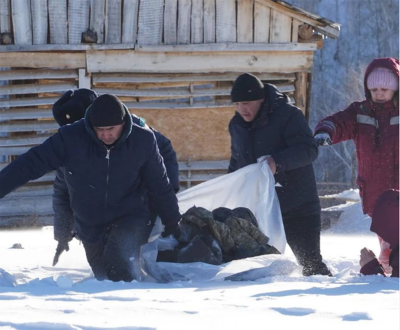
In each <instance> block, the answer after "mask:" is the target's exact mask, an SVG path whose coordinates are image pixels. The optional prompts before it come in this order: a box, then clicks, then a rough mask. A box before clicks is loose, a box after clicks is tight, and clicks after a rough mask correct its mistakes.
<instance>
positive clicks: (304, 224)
mask: <svg viewBox="0 0 400 330" xmlns="http://www.w3.org/2000/svg"><path fill="white" fill-rule="evenodd" d="M283 226H284V228H285V233H286V240H287V242H288V244H289V246H290V248H291V249H292V251H293V253H294V255H295V257H296V259H297V261H298V263H299V264H300V265H301V266H303V275H316V274H321V275H331V274H330V271H329V270H328V268H327V267H326V265H325V264H324V263H323V262H322V256H321V250H320V233H321V216H320V215H312V216H306V217H297V218H285V217H283Z"/></svg>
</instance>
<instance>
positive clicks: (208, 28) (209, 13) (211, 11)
mask: <svg viewBox="0 0 400 330" xmlns="http://www.w3.org/2000/svg"><path fill="white" fill-rule="evenodd" d="M215 10H216V9H215V0H204V42H205V43H214V42H215V38H216V32H215V24H216V20H215Z"/></svg>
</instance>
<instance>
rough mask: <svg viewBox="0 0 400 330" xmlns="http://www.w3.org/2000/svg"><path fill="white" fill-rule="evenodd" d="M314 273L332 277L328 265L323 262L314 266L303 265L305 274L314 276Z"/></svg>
mask: <svg viewBox="0 0 400 330" xmlns="http://www.w3.org/2000/svg"><path fill="white" fill-rule="evenodd" d="M312 275H325V276H329V277H332V276H333V275H332V273H331V271H330V270H329V269H328V267H326V265H325V264H324V263H323V262H321V263H319V264H317V265H313V266H304V267H303V276H312Z"/></svg>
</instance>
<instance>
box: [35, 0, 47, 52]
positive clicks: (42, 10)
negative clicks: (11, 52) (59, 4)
mask: <svg viewBox="0 0 400 330" xmlns="http://www.w3.org/2000/svg"><path fill="white" fill-rule="evenodd" d="M31 10H32V43H33V44H34V45H43V44H47V34H48V25H49V22H48V17H47V16H48V11H47V0H31Z"/></svg>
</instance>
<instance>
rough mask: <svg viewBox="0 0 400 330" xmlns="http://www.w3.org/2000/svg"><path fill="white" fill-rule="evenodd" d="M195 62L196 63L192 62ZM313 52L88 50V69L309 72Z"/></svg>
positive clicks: (123, 70)
mask: <svg viewBox="0 0 400 330" xmlns="http://www.w3.org/2000/svg"><path fill="white" fill-rule="evenodd" d="M193 63H196V66H194V65H193ZM312 63H313V51H307V52H306V51H305V52H294V51H293V52H279V51H273V52H267V51H265V52H259V53H254V52H253V51H252V52H243V53H227V52H214V53H210V52H207V53H189V54H185V53H174V54H168V53H153V52H132V51H102V52H97V51H88V52H87V68H88V72H91V73H93V72H147V73H150V72H153V73H156V72H159V73H167V72H171V73H172V72H176V73H184V72H187V73H192V72H210V73H211V72H248V71H252V72H283V73H291V72H300V71H311V68H312Z"/></svg>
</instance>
